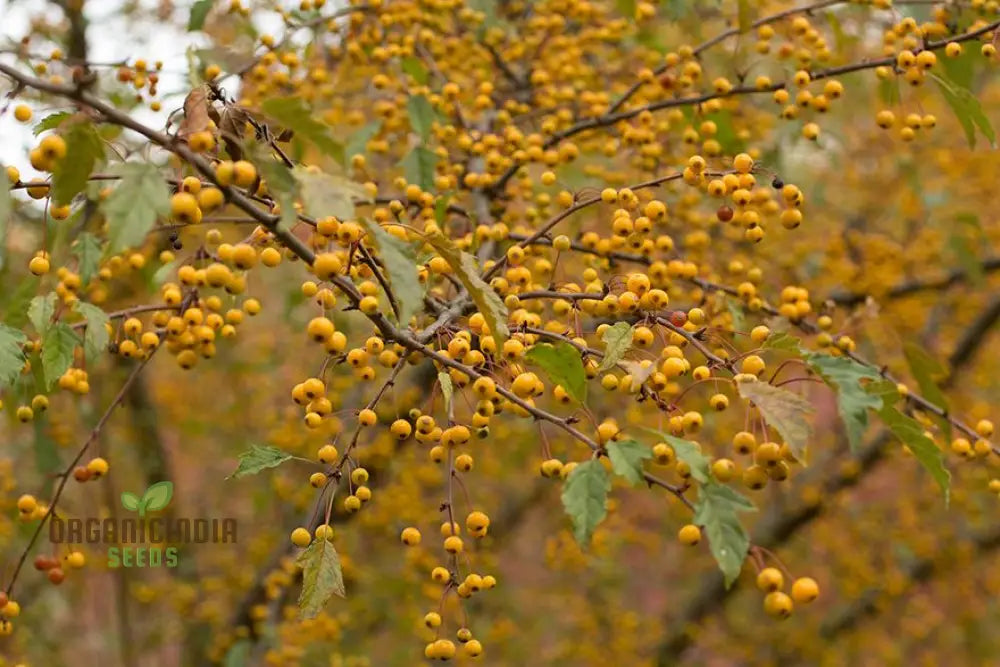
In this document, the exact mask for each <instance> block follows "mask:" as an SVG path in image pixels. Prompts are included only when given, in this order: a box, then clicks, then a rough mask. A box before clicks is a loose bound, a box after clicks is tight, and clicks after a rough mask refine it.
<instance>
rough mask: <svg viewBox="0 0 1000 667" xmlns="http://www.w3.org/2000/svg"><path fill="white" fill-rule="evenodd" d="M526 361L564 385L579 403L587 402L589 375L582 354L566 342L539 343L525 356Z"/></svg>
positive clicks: (554, 381) (553, 380) (555, 382)
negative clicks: (581, 357)
mask: <svg viewBox="0 0 1000 667" xmlns="http://www.w3.org/2000/svg"><path fill="white" fill-rule="evenodd" d="M525 361H527V362H528V363H529V364H533V365H535V366H538V367H540V368H541V369H542V371H543V372H544V373H545V375H547V376H548V378H549V380H550V381H552V383H554V384H558V385H562V388H563V389H565V390H566V393H567V394H569V395H570V397H571V398H572V399H573V400H575V401H576V402H577V403H581V404H582V403H586V401H587V373H586V371H584V369H583V361H582V360H581V359H580V352H579V351H578V350H577V349H576V348H575V347H573V346H572V345H570V344H569V343H566V342H562V341H560V342H558V343H556V344H555V345H552V344H550V343H539V344H538V345H535V346H533V347H532V348H531V349H530V350H528V353H527V354H526V355H525Z"/></svg>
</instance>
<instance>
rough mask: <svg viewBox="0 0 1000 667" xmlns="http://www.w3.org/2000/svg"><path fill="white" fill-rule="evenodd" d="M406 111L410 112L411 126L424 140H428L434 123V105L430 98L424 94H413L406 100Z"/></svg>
mask: <svg viewBox="0 0 1000 667" xmlns="http://www.w3.org/2000/svg"><path fill="white" fill-rule="evenodd" d="M406 112H407V114H409V118H410V127H412V128H413V131H414V132H416V133H417V134H419V135H420V138H421V139H422V140H423V141H427V138H428V137H429V136H430V135H431V125H432V124H433V123H434V107H433V106H431V103H430V100H428V99H427V97H425V96H424V95H411V96H410V99H408V100H407V101H406Z"/></svg>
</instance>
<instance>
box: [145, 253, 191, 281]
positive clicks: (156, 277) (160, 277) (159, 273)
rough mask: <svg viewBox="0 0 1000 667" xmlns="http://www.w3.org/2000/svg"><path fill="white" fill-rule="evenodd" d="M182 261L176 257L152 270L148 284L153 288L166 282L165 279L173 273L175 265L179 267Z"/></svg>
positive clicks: (175, 268)
mask: <svg viewBox="0 0 1000 667" xmlns="http://www.w3.org/2000/svg"><path fill="white" fill-rule="evenodd" d="M182 263H184V260H183V259H180V258H178V259H175V260H174V261H172V262H167V263H166V264H164V265H163V266H161V267H160V268H158V269H157V270H156V271H154V272H153V275H152V276H151V277H150V279H149V282H150V285H151V286H152V287H154V288H155V287H162V286H163V283H165V282H167V279H168V278H170V276H172V275H173V274H174V272H175V271H176V270H177V267H179V266H180V265H181V264H182Z"/></svg>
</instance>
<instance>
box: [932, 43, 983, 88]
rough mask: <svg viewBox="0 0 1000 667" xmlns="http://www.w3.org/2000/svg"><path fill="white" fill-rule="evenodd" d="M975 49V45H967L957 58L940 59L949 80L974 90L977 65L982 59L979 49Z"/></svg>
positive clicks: (939, 61)
mask: <svg viewBox="0 0 1000 667" xmlns="http://www.w3.org/2000/svg"><path fill="white" fill-rule="evenodd" d="M974 47H975V44H974V43H970V44H967V45H966V46H965V48H964V49H963V50H962V54H961V55H960V56H958V57H957V58H948V57H940V58H938V63H939V64H940V65H941V67H943V68H944V71H945V74H946V75H947V78H948V80H949V81H951V82H952V83H954V84H955V85H957V86H959V87H961V88H972V79H973V75H974V74H975V71H974V70H975V65H976V63H977V62H978V61H980V60H981V59H982V56H981V55H980V53H979V49H977V48H974Z"/></svg>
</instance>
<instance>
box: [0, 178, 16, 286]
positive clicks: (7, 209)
mask: <svg viewBox="0 0 1000 667" xmlns="http://www.w3.org/2000/svg"><path fill="white" fill-rule="evenodd" d="M13 211H14V207H13V201H12V200H11V197H10V181H9V180H8V179H6V178H3V179H0V269H2V268H3V267H4V264H6V263H7V225H8V224H9V222H10V217H11V214H12V213H13Z"/></svg>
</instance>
